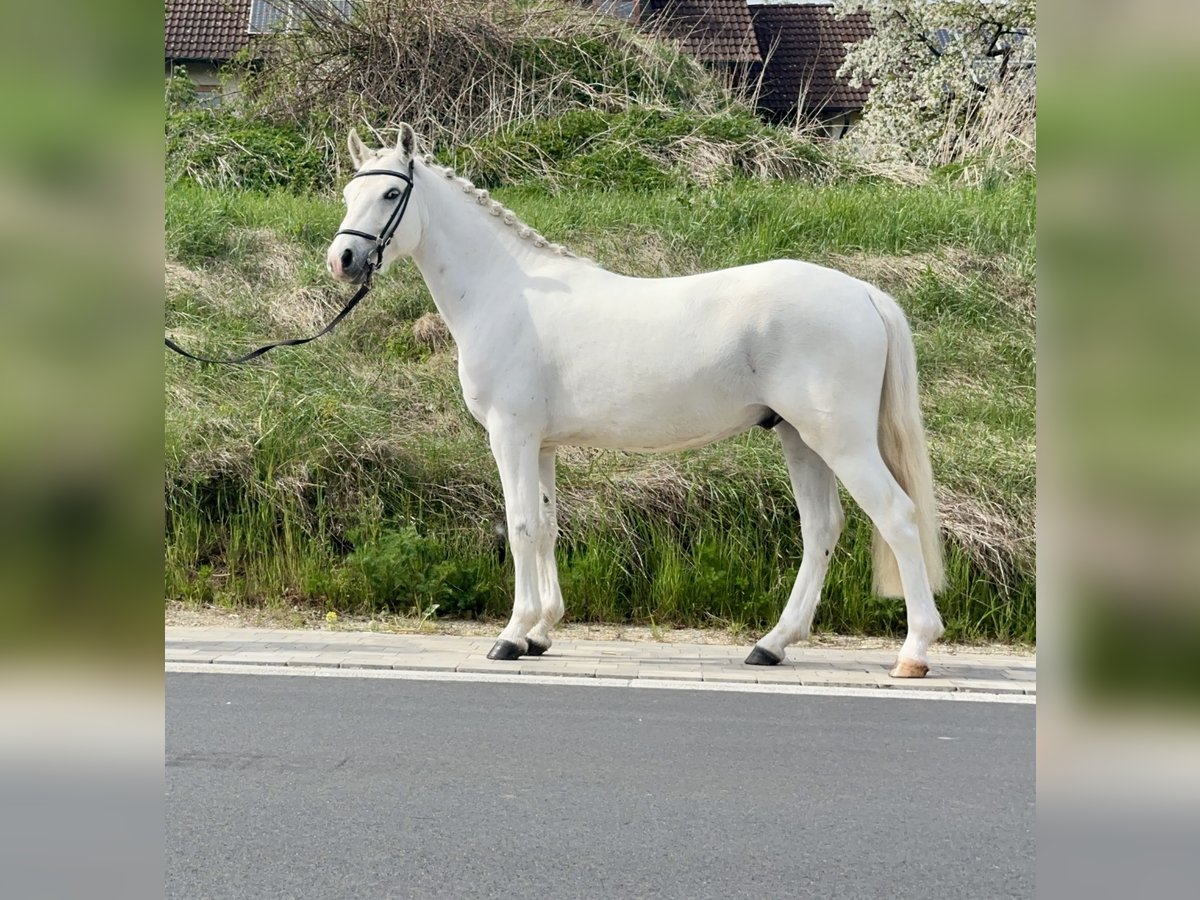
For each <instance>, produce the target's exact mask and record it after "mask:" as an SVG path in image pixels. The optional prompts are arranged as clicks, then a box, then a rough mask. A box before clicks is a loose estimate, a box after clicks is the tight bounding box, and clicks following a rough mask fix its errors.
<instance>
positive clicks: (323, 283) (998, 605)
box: [166, 179, 1035, 641]
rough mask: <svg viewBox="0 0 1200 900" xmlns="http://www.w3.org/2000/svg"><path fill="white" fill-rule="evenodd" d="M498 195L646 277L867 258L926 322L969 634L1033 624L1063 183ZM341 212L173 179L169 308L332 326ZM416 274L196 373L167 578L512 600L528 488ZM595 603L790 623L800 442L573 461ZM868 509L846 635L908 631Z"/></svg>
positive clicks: (569, 575) (207, 591) (319, 201)
mask: <svg viewBox="0 0 1200 900" xmlns="http://www.w3.org/2000/svg"><path fill="white" fill-rule="evenodd" d="M496 195H497V196H498V197H499V198H500V199H502V200H503V201H504V202H505V203H506V204H508V205H509V206H511V207H512V208H514V209H515V210H516V211H517V212H518V213H519V214H520V215H521V216H522V217H523V218H524V219H526V221H528V222H529V223H530V224H531V225H532V226H534V227H535V228H537V229H538V230H539V231H541V232H543V233H544V234H546V235H547V237H549V238H551V239H552V240H557V241H562V242H564V243H566V244H567V245H568V246H571V247H572V248H573V249H576V250H577V251H579V252H581V253H583V254H586V255H589V256H592V257H593V258H595V259H597V260H598V261H599V262H601V263H602V264H604V265H605V266H607V267H609V268H612V269H615V270H618V271H623V272H628V273H630V274H639V275H661V274H668V273H670V274H685V273H689V272H696V271H703V270H707V269H713V268H719V267H723V266H730V265H735V264H739V263H744V262H751V261H756V260H762V259H770V258H774V257H782V256H795V257H801V258H806V259H811V260H814V261H818V262H825V263H828V264H831V265H834V266H837V267H839V268H843V269H845V270H847V271H851V272H853V273H854V274H859V275H862V276H863V277H867V278H869V279H870V280H872V281H874V282H876V283H877V284H879V285H880V286H881V287H883V288H885V289H886V290H889V291H890V292H892V293H893V294H894V295H896V296H897V298H898V299H899V300H900V301H901V303H902V305H903V306H904V307H905V309H906V310H908V312H909V315H910V317H911V319H912V321H913V325H914V329H915V333H916V338H917V342H918V352H919V355H920V362H921V370H922V372H921V374H922V379H923V388H924V405H925V413H926V417H927V419H926V421H927V425H928V429H929V433H930V439H931V446H932V452H933V457H934V468H935V473H936V475H937V477H938V481H939V488H940V491H941V502H942V506H943V516H944V526H945V530H946V532H947V537H948V545H949V576H950V588H949V589H948V591H947V592H946V594H945V595H944V596H943V597H942V598H941V599H940V600H939V607H940V608H941V610H942V613H943V617H944V619H945V620H946V624H947V631H948V635H947V636H948V637H949V638H952V639H957V640H975V639H1000V640H1018V641H1032V640H1033V639H1034V637H1035V625H1034V610H1035V603H1034V581H1033V564H1034V560H1033V544H1032V533H1033V502H1034V458H1033V457H1034V454H1033V450H1034V424H1033V422H1034V363H1033V326H1034V278H1035V262H1034V259H1035V257H1034V227H1033V225H1034V223H1033V210H1034V189H1033V182H1032V179H1018V180H1015V181H1007V182H1003V183H998V184H994V185H992V186H990V187H989V188H987V189H983V190H980V189H966V188H963V187H961V186H955V185H953V184H948V183H939V182H938V181H937V180H933V181H931V182H930V183H928V184H926V185H923V186H920V187H911V186H910V187H902V186H899V185H896V184H893V183H890V182H884V181H879V182H872V181H860V182H854V183H848V184H846V183H843V184H825V185H821V184H800V183H787V182H766V183H764V182H755V181H750V180H735V181H733V182H730V183H725V184H721V185H718V186H715V187H712V188H697V187H693V188H680V189H668V190H659V191H650V192H646V191H626V190H607V191H606V190H599V189H594V190H580V191H576V192H569V193H562V194H552V193H549V192H547V191H544V190H537V189H535V188H533V187H521V188H508V189H502V190H498V191H496ZM340 216H341V211H340V209H339V207H338V206H337V205H336V204H335V203H334V202H332V201H330V200H326V199H323V198H319V197H308V196H295V195H291V194H285V193H270V194H266V193H253V192H233V191H228V190H218V189H210V188H208V189H206V188H200V187H197V186H195V185H191V184H186V183H178V184H175V185H173V186H171V187H170V188H169V190H168V194H167V228H166V233H167V248H168V273H167V294H168V309H169V312H168V325H169V328H170V330H171V333H172V334H173V335H175V336H176V337H177V338H179V339H180V340H182V341H183V342H185V343H186V345H187V346H189V348H196V349H199V350H201V351H204V350H207V351H209V352H214V353H230V352H233V351H235V350H240V349H242V348H244V347H248V346H250V345H252V344H255V343H256V342H259V341H260V340H261V339H265V338H272V337H276V336H287V335H293V334H299V333H302V332H305V331H311V330H314V329H313V326H314V325H316V324H317V323H319V322H321V321H323V320H325V319H327V318H328V317H329V316H331V315H332V313H333V312H334V311H335V310H336V308H337V305H338V303H339V301H340V300H342V299H344V293H345V291H344V290H343V289H340V288H335V287H334V286H333V284H332V283H331V282H330V281H329V280H328V278H327V277H326V276H325V274H324V272H323V268H322V261H323V253H324V247H325V245H326V243H327V241H328V239H329V236H330V235H331V234H332V233H333V231H334V230H335V229H336V226H337V223H338V221H339V219H340ZM432 311H433V306H432V303H431V301H430V299H429V297H428V294H427V292H426V290H425V288H424V285H423V283H422V282H421V280H420V277H419V275H418V273H417V272H416V270H415V269H414V268H412V267H411V265H404V266H401V267H399V269H397V270H396V271H395V272H394V273H393V274H389V275H388V276H386V277H384V278H383V279H381V281H380V282H379V284H378V285H377V287H376V290H375V291H374V292H373V293H372V294H371V296H370V298H369V299H368V300H367V301H366V302H365V303H364V305H363V306H361V307H360V308H359V309H358V310H356V311H355V313H354V314H353V316H352V317H351V319H350V320H349V321H347V322H346V323H345V324H343V325H342V326H341V327H340V328H339V329H338V331H337V332H335V333H334V334H333V335H331V336H330V337H328V338H326V339H324V340H322V341H320V342H317V343H316V344H313V345H308V346H307V347H304V348H300V349H297V350H282V351H277V352H276V353H275V354H273V355H272V357H270V358H269V362H268V363H267V364H265V365H261V366H255V367H249V368H240V369H221V368H216V367H212V368H207V367H197V366H194V365H192V364H190V363H187V362H185V361H182V360H175V359H171V360H169V361H168V364H167V402H166V406H167V429H166V431H167V433H166V445H167V471H166V489H167V509H168V528H167V536H166V558H167V564H166V570H167V595H168V597H169V598H171V599H183V600H192V601H203V602H213V603H219V604H226V605H238V604H256V605H266V606H281V605H285V604H287V605H291V604H303V605H306V606H307V605H311V606H315V607H319V608H323V609H329V610H337V611H343V612H376V611H389V610H394V611H402V612H410V611H411V612H413V613H414V614H417V615H429V614H433V612H434V611H433V607H435V606H436V610H435V612H436V614H437V615H468V616H476V615H478V616H483V615H497V616H498V615H506V614H507V612H508V608H509V603H510V591H511V561H510V560H509V559H508V557H507V554H506V553H505V548H504V546H503V542H502V541H501V540H499V539H498V538H497V536H496V533H495V526H496V524H497V523H498V522H500V521H502V519H503V513H502V509H503V507H502V498H501V493H500V488H499V483H498V478H497V475H496V472H495V468H494V465H493V463H492V460H491V458H490V456H489V454H488V451H487V445H486V440H485V436H484V434H483V432H482V430H481V428H480V427H479V426H478V425H477V424H476V423H475V422H474V420H473V419H471V417H470V416H469V415H468V414H467V411H466V409H465V406H464V404H463V401H462V398H461V395H460V392H459V386H458V381H457V374H456V363H455V359H454V350H453V346H452V345H450V346H446V345H445V344H444V342H438V341H436V340H430V339H427V338H425V337H422V335H423V334H426V333H427V332H428V328H427V327H426V326H427V325H428V319H425V325H423V326H421V327H418V328H416V329H414V327H413V326H414V324H415V323H416V322H418V321H421V320H422V317H424V316H427V314H428V313H430V312H432ZM559 483H560V520H561V526H562V532H563V534H562V538H561V541H560V548H559V564H560V570H561V580H562V584H563V591H564V595H565V597H566V600H567V608H568V617H569V618H571V619H573V620H575V621H608V622H621V621H628V622H637V623H643V624H651V623H653V625H654V626H655V627H670V626H676V625H678V626H685V625H687V626H695V625H705V624H708V623H711V622H713V621H716V620H719V621H721V622H722V623H723V624H724V625H725V626H726V627H732V628H735V629H748V630H751V631H756V630H761V629H764V628H766V627H769V626H770V625H771V624H773V623H774V620H775V619H776V618H777V616H778V614H779V611H780V609H781V608H782V604H783V602H784V600H785V599H786V596H787V593H788V590H789V589H790V586H791V583H792V580H793V579H794V578H795V572H796V567H797V566H798V563H799V557H800V553H801V549H802V548H801V546H800V537H799V522H798V517H797V514H796V511H795V506H794V504H793V501H792V499H791V496H790V490H789V487H788V482H787V475H786V470H785V467H784V463H783V459H782V455H781V454H780V452H779V449H778V445H777V441H776V439H775V437H774V435H772V434H768V433H764V432H762V431H760V430H755V431H752V432H750V433H747V434H745V435H742V436H740V437H738V438H735V439H733V440H730V441H726V442H724V443H722V444H719V445H716V446H713V447H710V448H706V449H704V450H699V451H693V452H689V453H684V454H679V455H674V456H662V457H652V456H637V455H629V454H622V453H616V452H610V451H603V452H602V451H591V450H580V449H566V450H564V451H563V452H561V453H560V464H559ZM847 510H848V512H851V516H850V521H849V523H848V525H847V528H846V531H845V534H844V536H843V538H842V540H841V543H840V544H839V547H838V550H837V552H836V554H835V557H834V560H833V564H832V567H831V572H830V576H829V580H828V583H827V589H826V592H825V599H824V600H823V601H822V605H821V607H820V609H819V610H818V613H817V620H816V627H817V628H818V629H825V630H832V631H840V632H853V633H872V634H895V633H902V632H903V627H904V613H903V604H902V602H900V601H891V600H880V599H878V598H875V597H873V596H872V595H871V594H870V591H869V587H870V565H869V543H870V530H869V528H868V527H867V524H866V522H865V520H863V519H862V517H861V515H860V514H859V513H858V512H857V509H856V508H855V507H854V506H853V504H852V503H851V502H849V501H848V500H847Z"/></svg>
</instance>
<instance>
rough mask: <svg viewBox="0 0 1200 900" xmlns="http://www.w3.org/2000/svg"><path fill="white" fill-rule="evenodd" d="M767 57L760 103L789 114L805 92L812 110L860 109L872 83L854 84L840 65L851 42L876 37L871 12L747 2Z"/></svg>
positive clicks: (764, 55) (769, 108)
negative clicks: (841, 15) (843, 12)
mask: <svg viewBox="0 0 1200 900" xmlns="http://www.w3.org/2000/svg"><path fill="white" fill-rule="evenodd" d="M748 9H749V12H750V17H751V19H752V21H753V23H754V31H755V35H756V37H757V39H758V50H759V52H760V53H761V54H762V58H763V59H765V60H766V65H765V72H764V73H763V79H762V90H761V92H760V94H759V101H758V102H759V106H762V107H764V108H766V109H768V110H771V111H772V112H778V113H788V112H790V111H792V110H794V109H795V108H796V105H797V100H798V98H801V97H803V104H804V109H805V111H807V112H818V111H821V110H826V111H830V112H833V111H838V110H851V109H860V108H862V105H863V104H864V103H865V102H866V100H867V94H868V93H870V87H869V86H863V87H860V88H854V87H851V86H850V84H849V82H848V81H847V80H846V79H843V78H839V77H838V76H837V70H838V69H839V68H840V67H841V65H842V62H843V61H844V60H845V58H846V44H853V43H856V42H858V41H861V40H863V39H864V38H867V37H870V36H871V21H870V17H869V16H868V14H867V13H865V12H856V13H852V14H851V15H849V16H847V17H846V18H844V19H839V18H837V17H836V16H834V14H833V7H832V5H826V4H813V3H805V4H788V5H781V4H769V5H763V6H751V7H748Z"/></svg>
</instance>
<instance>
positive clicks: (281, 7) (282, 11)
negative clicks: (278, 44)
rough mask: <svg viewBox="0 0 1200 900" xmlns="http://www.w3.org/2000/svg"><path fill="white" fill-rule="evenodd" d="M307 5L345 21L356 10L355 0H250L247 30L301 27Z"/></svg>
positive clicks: (260, 30)
mask: <svg viewBox="0 0 1200 900" xmlns="http://www.w3.org/2000/svg"><path fill="white" fill-rule="evenodd" d="M305 7H308V8H309V9H311V10H313V11H314V12H318V13H322V12H323V13H326V14H327V15H333V16H337V17H338V18H339V19H342V20H343V21H345V20H348V19H349V18H350V13H351V12H353V10H354V0H250V24H249V25H248V26H247V27H246V30H247V31H248V32H249V33H250V34H274V33H276V32H279V31H295V30H296V29H298V28H299V27H300V20H301V17H302V15H303V11H304V8H305Z"/></svg>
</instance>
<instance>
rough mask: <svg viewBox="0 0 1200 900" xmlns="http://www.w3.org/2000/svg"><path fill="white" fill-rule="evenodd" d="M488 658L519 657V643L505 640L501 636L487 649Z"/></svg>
mask: <svg viewBox="0 0 1200 900" xmlns="http://www.w3.org/2000/svg"><path fill="white" fill-rule="evenodd" d="M487 658H488V659H520V658H521V645H520V644H514V643H513V642H512V641H506V640H504V639H503V638H501V639H500V640H498V641H496V643H495V645H493V647H492V649H491V650H489V651H488V657H487Z"/></svg>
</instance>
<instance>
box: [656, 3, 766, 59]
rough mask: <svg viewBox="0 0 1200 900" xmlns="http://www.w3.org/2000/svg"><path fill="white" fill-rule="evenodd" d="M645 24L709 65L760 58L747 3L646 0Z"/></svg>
mask: <svg viewBox="0 0 1200 900" xmlns="http://www.w3.org/2000/svg"><path fill="white" fill-rule="evenodd" d="M641 21H642V22H643V23H644V24H647V25H649V26H650V27H651V28H655V27H657V28H659V29H661V31H662V33H664V34H666V35H667V36H668V37H673V38H675V39H676V40H679V41H680V42H682V44H683V47H684V49H685V50H687V51H688V52H689V53H691V54H692V55H693V56H695V57H696V58H697V59H702V60H704V61H706V62H755V61H757V60H758V59H759V55H758V41H757V39H756V38H755V36H754V23H753V22H752V21H751V19H750V7H749V6H747V5H746V0H644V2H643V4H642V8H641Z"/></svg>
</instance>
